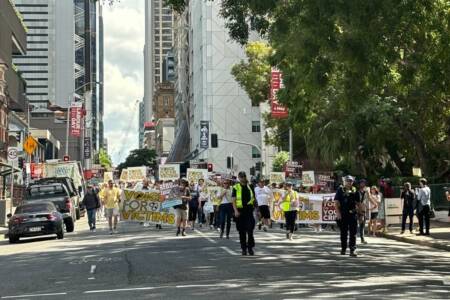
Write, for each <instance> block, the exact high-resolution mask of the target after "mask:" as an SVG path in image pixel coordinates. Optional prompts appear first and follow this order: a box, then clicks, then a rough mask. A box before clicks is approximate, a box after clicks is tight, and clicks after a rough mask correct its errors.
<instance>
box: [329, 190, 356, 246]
mask: <svg viewBox="0 0 450 300" xmlns="http://www.w3.org/2000/svg"><path fill="white" fill-rule="evenodd" d="M334 200H335V201H338V202H339V205H340V212H341V220H340V221H339V223H340V224H339V227H340V229H341V248H342V252H345V251H346V250H347V239H348V234H349V233H350V238H349V247H350V252H351V253H354V252H355V250H356V232H357V228H358V213H357V211H356V208H357V203H358V195H357V192H356V189H355V188H354V187H352V188H351V189H350V190H349V189H347V188H345V187H343V186H341V187H339V189H338V191H337V192H336V195H335V197H334Z"/></svg>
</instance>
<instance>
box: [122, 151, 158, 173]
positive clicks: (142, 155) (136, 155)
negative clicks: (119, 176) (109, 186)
mask: <svg viewBox="0 0 450 300" xmlns="http://www.w3.org/2000/svg"><path fill="white" fill-rule="evenodd" d="M155 165H156V151H155V150H150V149H146V148H143V149H135V150H132V151H131V152H130V154H129V155H128V157H127V158H126V159H125V161H124V162H123V163H121V164H119V165H118V166H117V169H118V170H119V172H122V170H123V169H126V168H128V167H140V166H148V167H153V168H154V167H155Z"/></svg>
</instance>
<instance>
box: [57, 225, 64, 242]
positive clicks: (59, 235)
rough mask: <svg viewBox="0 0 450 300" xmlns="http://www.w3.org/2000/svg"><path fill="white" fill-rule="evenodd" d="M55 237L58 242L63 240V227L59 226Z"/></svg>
mask: <svg viewBox="0 0 450 300" xmlns="http://www.w3.org/2000/svg"><path fill="white" fill-rule="evenodd" d="M56 237H57V238H58V240H62V239H63V238H64V229H63V226H61V229H60V230H59V231H58V232H57V233H56Z"/></svg>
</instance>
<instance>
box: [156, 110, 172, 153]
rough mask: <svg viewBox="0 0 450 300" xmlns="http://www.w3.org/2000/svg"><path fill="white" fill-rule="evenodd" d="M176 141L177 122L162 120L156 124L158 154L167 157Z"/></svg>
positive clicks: (167, 119) (170, 119)
mask: <svg viewBox="0 0 450 300" xmlns="http://www.w3.org/2000/svg"><path fill="white" fill-rule="evenodd" d="M174 139H175V120H174V119H173V118H160V119H159V120H158V123H157V124H156V154H157V155H158V157H159V158H162V157H167V156H168V155H169V152H170V149H171V148H172V145H173V142H174Z"/></svg>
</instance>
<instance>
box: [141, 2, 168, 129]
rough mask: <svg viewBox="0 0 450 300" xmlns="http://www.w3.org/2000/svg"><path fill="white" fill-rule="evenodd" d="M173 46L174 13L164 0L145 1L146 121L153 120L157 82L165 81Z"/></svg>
mask: <svg viewBox="0 0 450 300" xmlns="http://www.w3.org/2000/svg"><path fill="white" fill-rule="evenodd" d="M172 47H173V15H172V11H171V9H170V8H168V7H166V6H164V1H163V0H148V1H145V46H144V81H145V83H144V104H145V121H146V122H149V121H153V117H154V116H153V104H152V102H153V99H154V98H153V96H154V93H155V88H156V84H157V83H160V82H162V81H163V79H162V75H163V69H164V68H163V62H164V58H165V56H166V55H167V53H168V52H169V51H170V49H172Z"/></svg>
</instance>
